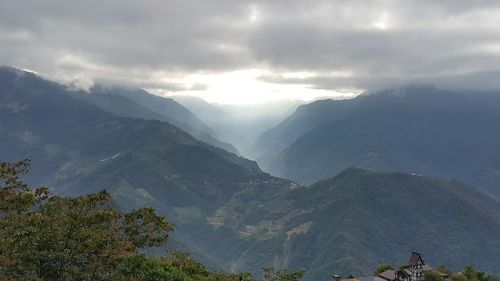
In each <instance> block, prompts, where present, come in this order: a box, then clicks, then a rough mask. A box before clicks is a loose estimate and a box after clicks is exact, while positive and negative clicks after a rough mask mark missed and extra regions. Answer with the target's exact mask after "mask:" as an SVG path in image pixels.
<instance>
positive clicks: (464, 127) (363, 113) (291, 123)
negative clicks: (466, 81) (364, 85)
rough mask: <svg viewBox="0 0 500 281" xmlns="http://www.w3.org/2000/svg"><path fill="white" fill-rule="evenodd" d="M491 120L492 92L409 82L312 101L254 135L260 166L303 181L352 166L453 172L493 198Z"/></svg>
mask: <svg viewBox="0 0 500 281" xmlns="http://www.w3.org/2000/svg"><path fill="white" fill-rule="evenodd" d="M498 122H500V98H498V95H497V94H496V93H477V94H475V95H473V94H463V93H451V92H446V91H441V90H438V89H435V88H431V87H408V88H403V89H399V90H388V91H382V92H377V93H374V94H368V95H363V96H359V97H357V98H355V99H351V100H323V101H317V102H314V103H312V104H309V105H305V106H301V107H300V108H299V109H298V110H297V111H296V112H295V113H294V114H293V115H292V116H290V117H289V118H288V119H287V120H285V121H284V122H283V123H281V124H280V125H278V126H277V127H275V128H274V129H271V130H269V131H267V132H266V133H265V134H264V135H263V136H262V137H261V138H260V140H259V141H258V144H257V147H259V150H260V153H261V154H260V155H261V158H260V160H259V164H260V165H261V167H263V168H264V169H265V170H267V171H269V172H271V173H272V174H274V175H276V176H281V177H285V178H289V179H292V180H295V181H298V182H300V183H302V184H311V183H313V182H315V181H317V180H321V179H325V178H328V177H331V176H334V175H336V174H338V173H339V172H341V171H342V170H343V169H345V168H347V167H350V166H354V167H360V168H366V169H371V170H377V171H401V172H407V173H417V174H424V175H434V176H439V177H444V178H450V179H451V178H456V179H459V180H462V181H464V182H466V183H468V184H471V185H474V186H476V187H478V188H479V189H480V190H481V191H483V192H485V193H487V194H489V195H490V196H493V197H495V198H500V189H499V185H500V148H499V146H498V143H500V130H499V128H500V127H498ZM273 151H276V152H277V153H274V154H273Z"/></svg>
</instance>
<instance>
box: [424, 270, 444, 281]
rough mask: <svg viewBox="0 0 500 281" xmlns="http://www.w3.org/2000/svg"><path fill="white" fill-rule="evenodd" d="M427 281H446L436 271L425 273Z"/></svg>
mask: <svg viewBox="0 0 500 281" xmlns="http://www.w3.org/2000/svg"><path fill="white" fill-rule="evenodd" d="M424 280H425V281H446V280H445V279H444V278H443V277H442V276H441V274H440V273H439V272H436V271H426V272H424Z"/></svg>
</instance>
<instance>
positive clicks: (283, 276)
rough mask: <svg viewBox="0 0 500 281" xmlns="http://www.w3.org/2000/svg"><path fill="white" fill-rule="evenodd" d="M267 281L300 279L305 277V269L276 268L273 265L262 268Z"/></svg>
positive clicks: (296, 280) (298, 280)
mask: <svg viewBox="0 0 500 281" xmlns="http://www.w3.org/2000/svg"><path fill="white" fill-rule="evenodd" d="M262 272H263V273H264V280H265V281H300V280H302V278H304V273H305V272H304V271H303V270H298V271H288V270H286V269H282V270H276V269H274V268H272V267H264V268H262Z"/></svg>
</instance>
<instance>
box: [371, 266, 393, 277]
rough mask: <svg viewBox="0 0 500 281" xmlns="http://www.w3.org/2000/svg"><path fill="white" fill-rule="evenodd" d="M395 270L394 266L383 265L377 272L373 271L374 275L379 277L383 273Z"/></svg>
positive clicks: (378, 267)
mask: <svg viewBox="0 0 500 281" xmlns="http://www.w3.org/2000/svg"><path fill="white" fill-rule="evenodd" d="M393 269H394V267H392V265H390V264H381V265H379V266H377V268H376V269H375V271H373V275H374V276H378V275H379V274H380V273H382V272H384V271H386V270H393Z"/></svg>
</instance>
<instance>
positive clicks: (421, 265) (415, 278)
mask: <svg viewBox="0 0 500 281" xmlns="http://www.w3.org/2000/svg"><path fill="white" fill-rule="evenodd" d="M425 272H434V273H436V274H438V275H439V276H441V277H442V278H443V279H444V280H445V281H449V276H448V274H446V273H443V272H440V271H438V270H435V269H434V268H432V266H430V265H428V264H427V263H425V261H424V260H423V259H422V256H421V255H420V254H419V253H416V252H412V253H411V256H410V259H409V261H408V263H407V264H406V265H404V266H402V267H401V268H400V269H399V270H394V269H388V270H385V271H383V272H380V273H378V274H377V275H376V276H366V277H356V278H347V279H345V278H342V276H340V275H338V274H334V275H332V278H333V281H424V273H425Z"/></svg>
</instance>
